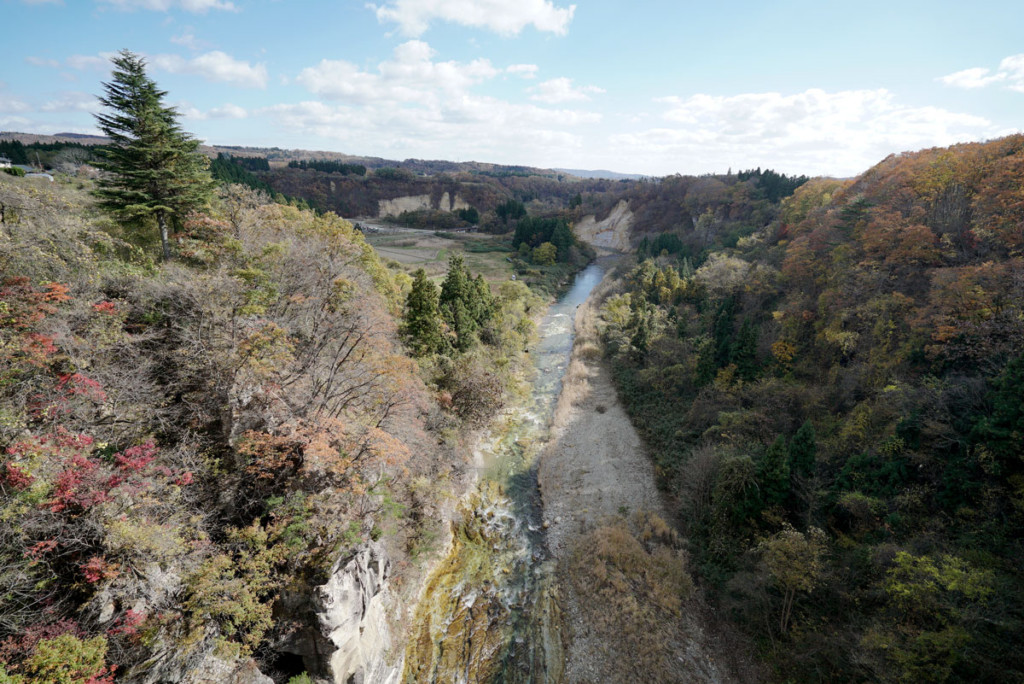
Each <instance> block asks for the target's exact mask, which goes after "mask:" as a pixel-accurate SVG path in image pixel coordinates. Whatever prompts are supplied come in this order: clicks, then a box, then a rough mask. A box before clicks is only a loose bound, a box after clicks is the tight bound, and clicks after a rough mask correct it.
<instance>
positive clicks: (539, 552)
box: [405, 264, 605, 684]
mask: <svg viewBox="0 0 1024 684" xmlns="http://www.w3.org/2000/svg"><path fill="white" fill-rule="evenodd" d="M604 270H605V269H604V266H603V265H600V264H592V265H590V266H588V267H587V268H586V269H584V270H583V271H581V272H580V273H579V274H577V276H576V278H575V281H574V283H573V285H572V287H571V288H570V289H569V290H568V292H566V293H565V294H564V295H563V296H562V297H560V298H559V299H558V301H557V302H555V303H554V304H553V305H552V306H551V307H550V309H549V310H548V312H547V314H546V315H545V316H544V318H543V320H542V321H541V323H540V325H539V330H538V332H539V342H538V344H537V345H536V347H535V348H533V349H531V350H530V354H531V356H532V358H533V360H534V366H535V376H534V380H533V383H532V391H531V392H530V395H529V397H528V398H527V399H526V400H525V401H523V402H521V403H520V404H519V405H518V406H516V407H514V408H513V409H511V410H510V411H508V412H507V413H506V414H505V415H503V416H502V417H501V418H500V419H499V420H497V421H496V422H495V424H494V426H493V427H492V428H491V429H490V431H489V432H488V433H487V434H486V435H485V436H484V437H483V438H482V439H481V440H480V447H479V449H478V450H477V453H475V454H474V463H475V464H476V467H477V468H478V474H479V478H478V482H479V484H478V486H477V488H476V490H475V491H474V492H473V493H472V494H471V495H470V496H468V497H467V498H466V500H465V501H464V502H463V504H462V506H461V507H460V511H459V515H458V516H457V517H456V520H455V521H454V522H453V523H452V525H453V528H452V538H453V541H452V544H451V551H450V553H449V554H448V556H447V557H446V558H445V559H444V560H443V561H442V562H441V563H440V564H439V566H438V568H437V569H436V570H435V571H434V572H433V573H432V574H431V576H430V577H429V578H428V580H427V585H426V589H425V591H424V594H423V598H422V599H421V602H420V605H419V607H418V608H417V612H416V617H415V625H414V627H413V629H412V630H411V634H410V641H409V644H408V647H407V650H406V660H405V662H406V665H405V681H407V682H444V683H446V684H447V683H450V682H451V683H454V682H558V681H562V679H563V677H564V664H565V645H566V641H565V634H564V633H563V630H562V616H561V601H560V599H559V596H558V589H557V582H556V579H555V571H556V568H557V563H556V561H554V560H553V559H552V557H551V554H550V552H549V550H548V547H547V542H546V530H545V527H546V521H545V519H544V517H543V509H542V506H541V503H542V502H541V499H540V495H539V492H538V486H537V470H538V458H537V457H538V454H539V453H540V452H541V450H542V449H543V447H544V445H545V444H546V441H547V438H548V435H549V433H550V426H551V423H552V417H553V414H554V409H555V405H556V403H557V401H558V397H559V393H560V392H561V388H562V380H563V377H564V375H565V372H566V370H567V368H568V366H569V360H570V354H571V352H572V347H573V336H574V318H575V314H576V310H577V308H578V307H579V306H580V305H581V304H583V303H584V302H585V301H586V300H587V297H588V296H589V295H590V292H591V291H592V290H593V289H594V288H595V287H596V286H597V285H598V284H599V283H600V282H601V280H602V278H603V276H604Z"/></svg>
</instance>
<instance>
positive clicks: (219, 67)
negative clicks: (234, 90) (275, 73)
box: [188, 50, 267, 88]
mask: <svg viewBox="0 0 1024 684" xmlns="http://www.w3.org/2000/svg"><path fill="white" fill-rule="evenodd" d="M188 71H189V72H191V73H196V74H199V75H200V76H203V77H204V78H207V79H209V80H211V81H219V82H221V83H233V84H235V85H239V86H247V87H250V88H266V87H267V67H265V66H264V65H262V64H256V65H252V64H249V62H245V61H242V60H237V59H235V58H234V57H232V56H230V55H227V54H225V53H223V52H220V51H219V50H214V51H213V52H207V53H206V54H203V55H199V56H198V57H196V58H195V59H193V60H191V61H190V62H189V63H188Z"/></svg>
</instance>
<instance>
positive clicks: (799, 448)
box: [789, 420, 818, 479]
mask: <svg viewBox="0 0 1024 684" xmlns="http://www.w3.org/2000/svg"><path fill="white" fill-rule="evenodd" d="M817 453H818V444H817V441H816V439H815V435H814V426H813V425H811V421H809V420H808V421H806V422H804V424H803V425H801V426H800V429H799V430H797V431H796V434H795V435H793V440H792V441H791V442H790V443H789V469H790V472H791V473H792V474H793V476H794V477H798V478H802V479H807V478H809V477H810V476H811V475H813V474H814V459H815V457H816V456H817Z"/></svg>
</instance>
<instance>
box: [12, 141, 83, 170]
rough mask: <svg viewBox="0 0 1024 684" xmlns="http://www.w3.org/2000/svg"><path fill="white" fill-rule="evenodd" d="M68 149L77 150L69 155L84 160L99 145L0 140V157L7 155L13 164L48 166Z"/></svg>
mask: <svg viewBox="0 0 1024 684" xmlns="http://www.w3.org/2000/svg"><path fill="white" fill-rule="evenodd" d="M69 149H70V150H76V151H78V154H76V155H71V156H74V157H76V158H78V159H80V160H85V159H90V158H93V157H95V156H97V150H98V149H99V147H97V146H96V145H83V144H82V143H73V142H54V143H38V142H37V143H30V144H28V145H26V144H24V143H23V142H21V141H18V140H0V157H7V158H8V159H10V160H11V162H12V163H14V164H41V165H43V166H45V167H47V168H50V167H52V166H53V160H54V158H55V157H56V156H57V155H58V153H60V152H63V151H64V150H69ZM65 156H67V155H65Z"/></svg>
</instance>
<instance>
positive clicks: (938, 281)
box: [603, 136, 1024, 681]
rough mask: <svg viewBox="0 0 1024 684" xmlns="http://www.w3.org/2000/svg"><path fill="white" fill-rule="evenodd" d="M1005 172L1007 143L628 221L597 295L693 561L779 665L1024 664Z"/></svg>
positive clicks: (1019, 239)
mask: <svg viewBox="0 0 1024 684" xmlns="http://www.w3.org/2000/svg"><path fill="white" fill-rule="evenodd" d="M765 176H766V174H760V178H762V179H763V178H765ZM756 177H757V174H756V172H755V174H753V176H748V178H750V179H752V178H756ZM1022 178H1024V137H1022V136H1012V137H1009V138H1004V139H1001V140H997V141H993V142H990V143H986V144H969V145H958V146H956V147H953V148H949V149H934V150H926V151H922V152H917V153H907V154H901V155H894V156H891V157H889V158H887V159H886V160H884V161H883V162H881V163H880V164H878V165H877V166H875V167H874V168H872V169H871V170H869V171H868V172H867V173H865V174H864V175H862V176H861V177H859V178H857V179H855V180H853V181H836V180H827V179H817V180H813V181H808V182H806V183H803V182H801V183H800V184H799V187H797V188H796V189H795V193H794V194H793V195H792V196H791V197H789V198H787V199H785V200H784V201H783V202H782V204H781V206H780V207H777V208H774V209H772V208H770V207H768V208H755V209H754V211H755V212H757V213H759V214H761V215H764V214H765V212H766V211H768V214H769V215H773V216H774V218H773V220H772V221H771V222H770V223H768V224H766V225H765V226H764V227H763V228H762V229H760V230H756V231H753V232H749V234H746V235H742V236H740V237H739V238H738V239H737V240H735V241H733V240H729V241H722V240H719V241H718V242H717V244H716V245H715V246H714V248H713V249H710V250H706V249H705V250H704V251H703V252H701V253H696V252H695V251H694V249H693V246H694V245H705V246H706V245H708V244H709V243H708V241H707V240H705V239H704V237H703V236H701V235H700V233H701V231H702V228H701V222H702V220H703V219H704V216H705V215H701V217H700V219H701V220H698V221H697V222H696V225H695V226H693V227H692V228H687V229H684V230H683V231H681V232H680V234H679V235H678V238H675V237H674V238H672V239H667V238H664V237H662V236H658V237H657V238H655V239H648V240H647V241H646V242H644V243H642V245H641V248H642V252H643V254H644V255H654V256H658V255H659V254H661V255H663V256H661V257H660V258H659V259H657V260H654V261H652V260H648V261H644V262H643V263H641V264H640V265H639V266H637V267H636V268H634V269H633V270H632V271H630V272H629V273H628V274H626V276H625V280H624V286H623V290H622V291H621V292H620V293H619V294H617V295H615V296H613V297H611V298H610V299H609V300H608V301H607V302H606V304H605V306H604V313H603V316H604V321H605V328H604V330H605V333H604V334H605V338H606V341H607V344H608V348H609V353H610V355H611V357H612V359H613V362H614V365H615V368H616V377H617V380H618V383H619V387H620V391H621V394H622V397H623V398H624V400H625V401H626V403H627V404H628V408H629V410H630V412H631V413H632V416H633V418H634V421H635V423H636V424H637V425H638V426H639V427H640V428H641V430H642V432H643V433H644V435H645V438H646V439H647V441H648V443H649V445H650V447H651V448H652V451H653V454H654V457H655V460H656V465H657V468H658V472H659V474H660V478H661V481H662V485H663V487H664V488H665V489H666V491H668V492H670V493H671V495H672V496H673V498H674V500H675V501H676V505H677V507H678V511H679V514H680V516H681V517H682V519H683V520H684V521H685V527H686V532H687V533H688V534H689V536H690V540H691V548H692V550H693V553H694V555H695V557H696V560H697V562H698V565H699V567H700V568H701V573H702V575H703V576H704V578H705V580H706V582H707V583H708V584H709V586H710V587H712V588H713V595H714V597H715V600H716V601H717V602H718V603H719V605H720V606H721V607H722V608H723V609H724V610H725V611H726V613H727V614H728V615H729V616H730V617H731V618H732V619H733V620H734V621H735V622H736V623H737V624H739V625H741V626H742V627H743V628H744V629H745V630H747V632H748V633H749V634H750V635H751V636H752V637H753V638H755V639H756V640H757V641H758V643H759V644H760V648H761V651H762V653H763V654H764V656H765V657H766V658H767V659H768V661H769V662H771V663H772V664H773V666H774V667H775V668H776V670H777V672H779V673H780V675H781V678H782V679H790V680H798V681H1016V680H1018V679H1020V678H1021V677H1024V660H1022V658H1021V653H1020V651H1019V648H1018V644H1019V643H1020V636H1021V634H1022V624H1024V623H1022V618H1024V592H1022V587H1024V581H1022V580H1024V578H1022V576H1021V568H1022V567H1024V546H1022V537H1021V530H1022V529H1024V518H1022V515H1024V488H1022V485H1024V461H1022V454H1024V403H1022V397H1024V372H1022V369H1024V203H1022V202H1021V196H1020V187H1021V179H1022ZM716 182H717V180H716ZM691 188H692V186H691ZM662 190H663V189H662ZM708 190H709V191H710V192H712V193H714V194H715V195H717V197H718V199H717V200H716V204H715V205H714V206H715V208H714V209H713V211H712V214H711V215H710V218H709V219H708V221H709V222H713V221H722V220H723V217H726V216H731V215H736V214H737V213H738V214H740V215H743V214H748V215H749V211H750V210H749V208H747V207H749V206H751V205H749V204H748V205H747V207H744V206H743V202H742V201H748V200H749V195H746V194H736V191H735V190H732V192H730V189H729V188H728V187H719V188H717V189H716V188H714V187H711V188H708ZM688 194H689V190H688ZM741 200H742V201H741ZM764 201H769V199H768V196H767V194H766V195H765V197H764ZM738 202H739V204H738ZM752 206H753V207H757V200H755V202H754V204H753V205H752Z"/></svg>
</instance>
